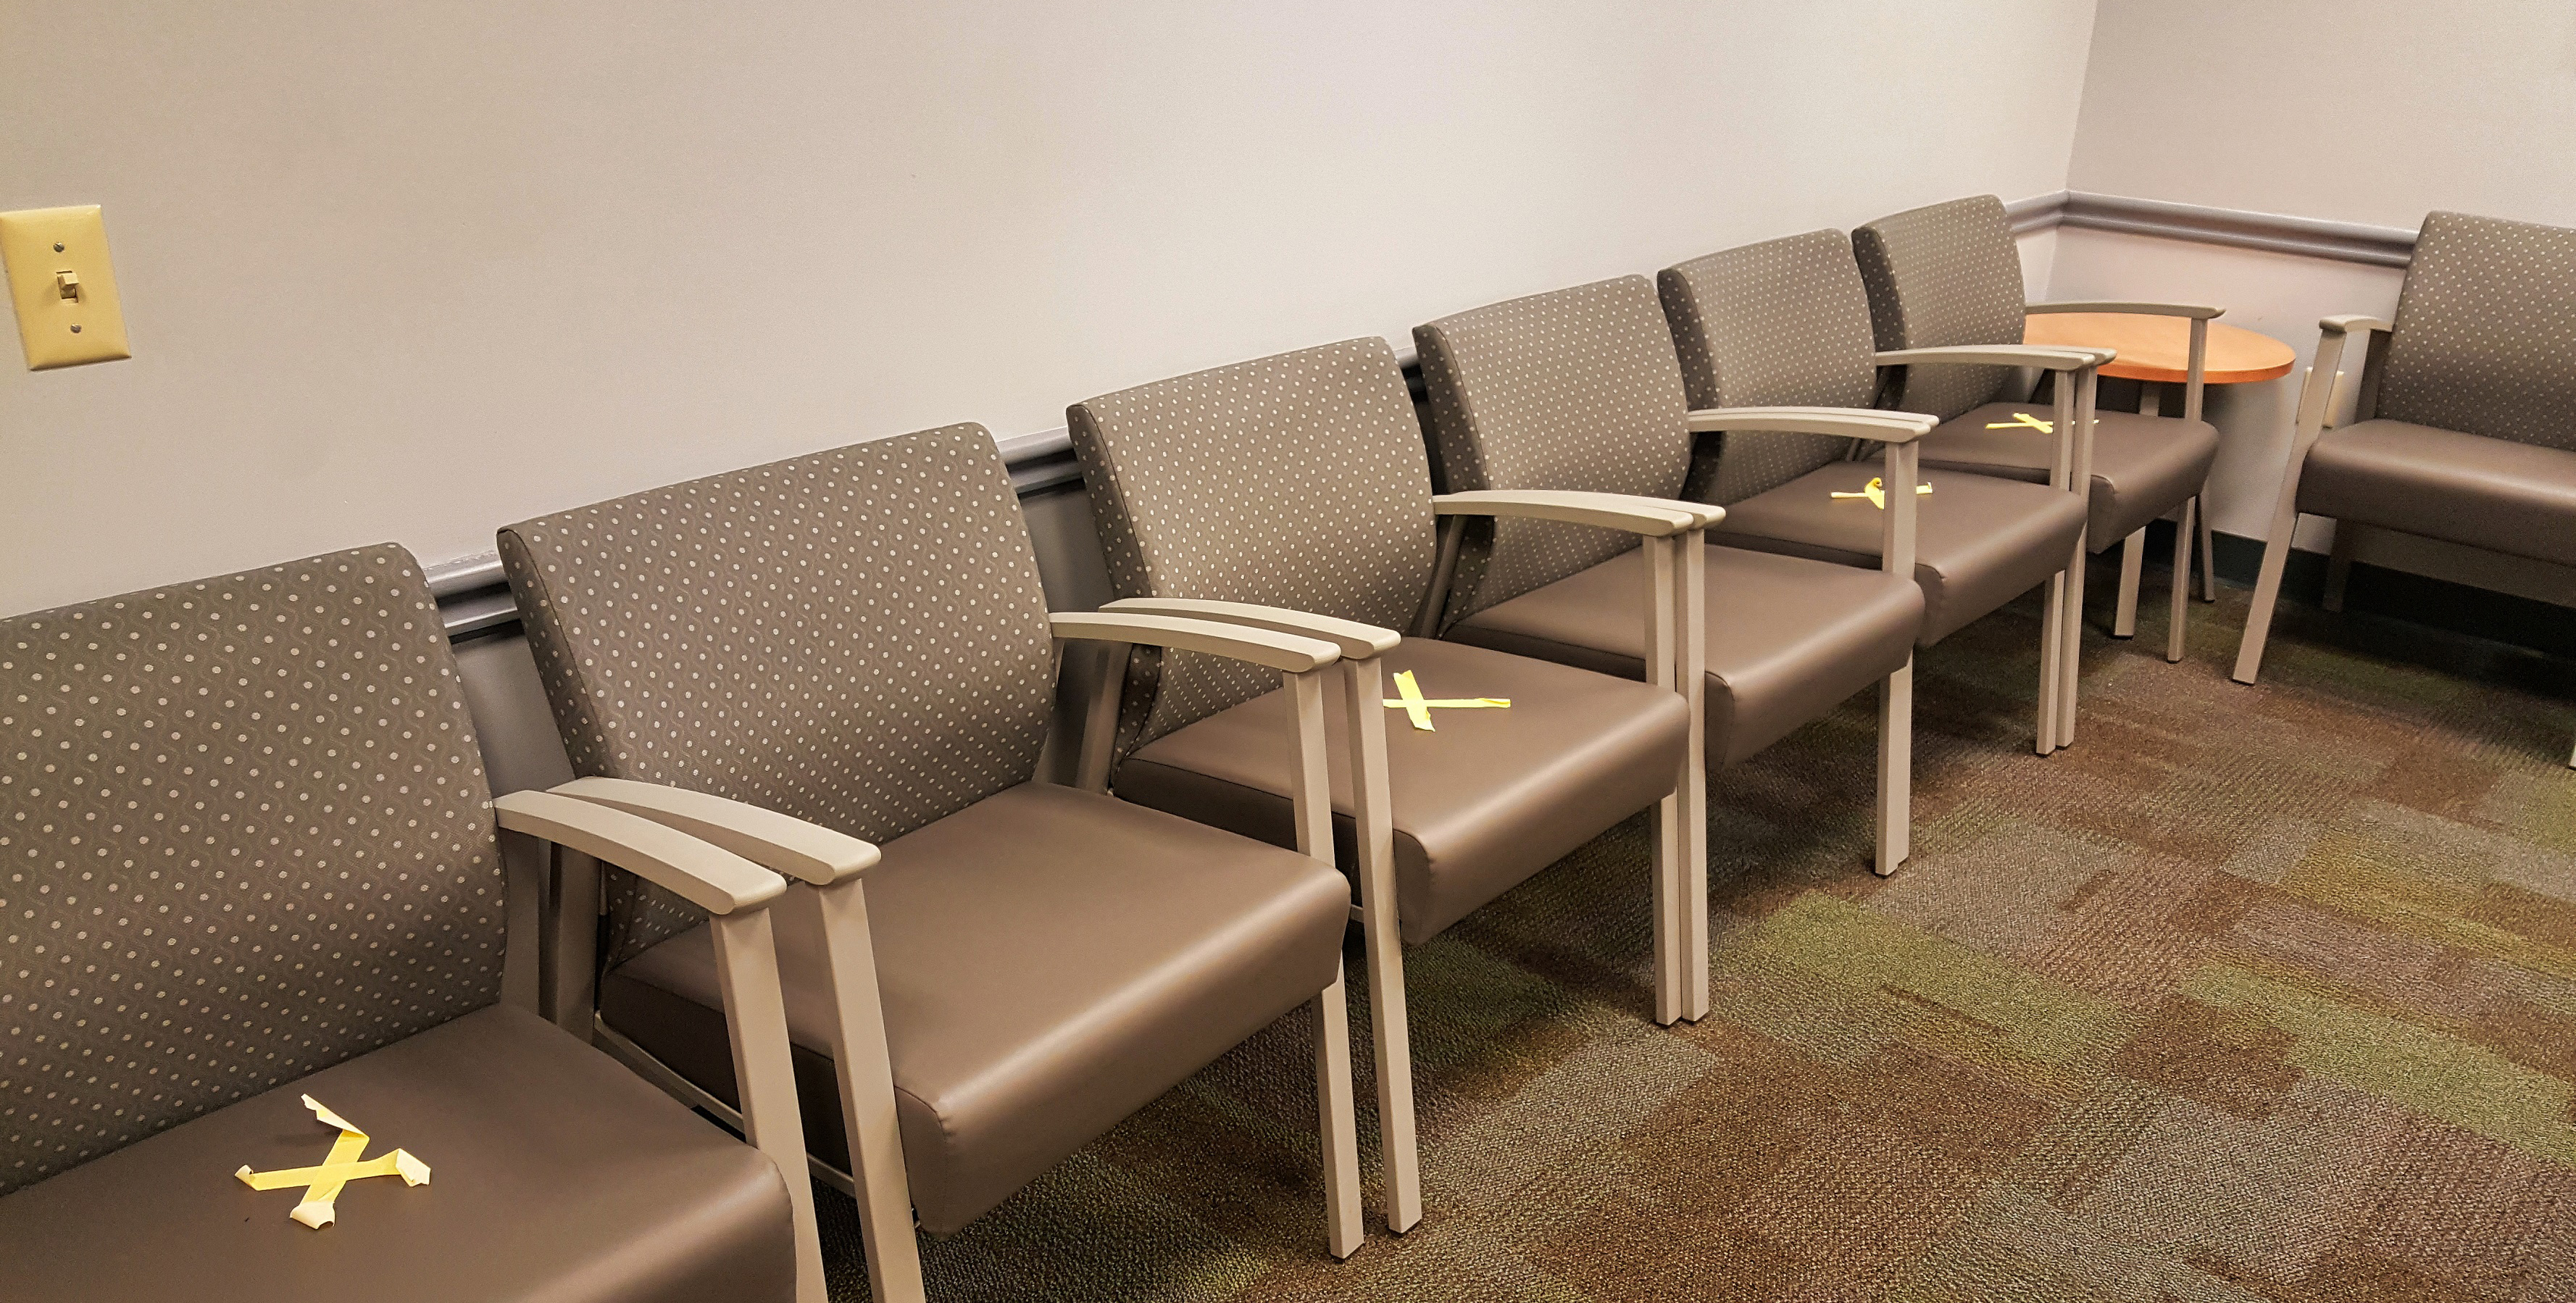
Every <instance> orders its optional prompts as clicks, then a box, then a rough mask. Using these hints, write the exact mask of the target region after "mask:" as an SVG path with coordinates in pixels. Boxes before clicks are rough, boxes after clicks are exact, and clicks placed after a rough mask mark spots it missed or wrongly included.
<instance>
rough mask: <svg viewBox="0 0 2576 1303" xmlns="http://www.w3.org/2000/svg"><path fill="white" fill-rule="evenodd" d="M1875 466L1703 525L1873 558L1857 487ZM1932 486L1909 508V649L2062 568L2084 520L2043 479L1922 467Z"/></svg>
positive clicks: (1779, 545) (1770, 494) (1810, 478)
mask: <svg viewBox="0 0 2576 1303" xmlns="http://www.w3.org/2000/svg"><path fill="white" fill-rule="evenodd" d="M1881 471H1882V468H1881V467H1880V466H1879V465H1878V464H1877V463H1875V462H1836V463H1834V464H1832V465H1829V466H1822V467H1819V468H1817V469H1815V470H1812V471H1809V472H1807V473H1806V474H1804V475H1801V476H1799V477H1798V478H1796V479H1794V480H1791V481H1789V482H1788V483H1786V484H1783V485H1781V486H1780V487H1778V488H1776V489H1770V490H1766V491H1764V492H1761V493H1757V494H1755V495H1753V496H1752V497H1749V498H1746V499H1744V500H1743V501H1741V502H1738V503H1736V504H1735V505H1733V506H1731V507H1728V508H1727V509H1726V519H1725V520H1724V521H1723V522H1720V523H1719V525H1718V527H1717V528H1716V529H1714V530H1712V531H1710V532H1711V533H1712V534H1714V535H1715V536H1716V537H1717V539H1718V541H1719V542H1722V543H1724V544H1726V545H1727V546H1729V547H1742V548H1752V549H1754V550H1756V551H1761V552H1776V553H1779V554H1781V555H1783V556H1802V557H1811V558H1814V559H1815V560H1818V561H1832V562H1835V563H1837V564H1840V565H1846V566H1876V565H1877V564H1878V563H1879V543H1878V534H1879V530H1878V513H1877V512H1875V511H1872V510H1870V509H1869V505H1868V503H1866V502H1865V501H1859V500H1855V499H1853V498H1837V497H1835V496H1834V495H1835V494H1837V493H1850V494H1857V493H1861V492H1863V491H1864V490H1865V489H1866V488H1867V486H1868V484H1869V482H1870V481H1871V480H1872V479H1877V478H1881ZM1920 482H1921V483H1924V484H1929V485H1931V486H1932V491H1931V492H1930V493H1927V494H1924V495H1922V497H1921V498H1920V500H1919V502H1918V508H1917V509H1918V510H1920V511H1921V512H1922V513H1923V515H1922V520H1921V522H1920V524H1919V526H1918V528H1919V529H1920V530H1921V531H1922V532H1921V534H1920V536H1919V540H1918V541H1917V542H1916V544H1915V556H1914V579H1915V582H1916V583H1918V584H1920V585H1921V586H1922V589H1923V627H1922V629H1921V631H1920V632H1919V633H1917V634H1916V635H1915V641H1916V643H1917V644H1918V645H1920V646H1924V647H1929V646H1931V645H1932V644H1934V643H1937V642H1939V641H1941V640H1942V639H1944V638H1947V637H1949V636H1950V635H1951V634H1954V633H1957V632H1958V631H1959V630H1961V629H1964V628H1966V627H1968V625H1969V624H1971V623H1973V622H1974V621H1976V620H1977V619H1978V618H1979V617H1981V616H1984V615H1986V614H1987V613H1988V612H1991V611H1993V610H1994V609H1995V608H1997V607H1999V606H2002V605H2003V604H2004V603H2006V602H2009V601H2011V600H2012V599H2014V598H2016V597H2019V596H2021V595H2022V594H2023V593H2026V592H2029V591H2030V590H2031V589H2032V588H2035V587H2037V586H2038V585H2040V584H2043V583H2046V582H2048V578H2049V576H2051V575H2053V574H2056V573H2057V572H2058V571H2060V570H2063V569H2065V568H2066V551H2067V549H2068V548H2071V547H2072V546H2074V543H2075V534H2076V531H2077V530H2078V529H2080V528H2082V526H2083V522H2084V504H2083V503H2082V502H2081V501H2079V500H2077V499H2076V498H2075V496H2074V495H2073V494H2070V493H2062V492H2059V491H2057V490H2055V489H2051V488H2049V487H2047V486H2046V485H2027V484H2022V483H2019V482H2017V481H2014V480H2006V479H1998V478H1994V477H1990V476H1984V475H1962V474H1958V473H1955V472H1945V471H1925V472H1923V476H1922V479H1921V481H1920Z"/></svg>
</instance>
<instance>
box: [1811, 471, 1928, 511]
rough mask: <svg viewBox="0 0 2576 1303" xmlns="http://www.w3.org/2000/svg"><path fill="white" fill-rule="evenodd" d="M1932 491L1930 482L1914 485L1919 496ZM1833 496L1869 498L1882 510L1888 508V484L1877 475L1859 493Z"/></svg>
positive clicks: (1870, 502) (1871, 502)
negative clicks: (1882, 482)
mask: <svg viewBox="0 0 2576 1303" xmlns="http://www.w3.org/2000/svg"><path fill="white" fill-rule="evenodd" d="M1931 491H1932V486H1931V485H1929V484H1917V485H1915V486H1914V492H1915V494H1916V495H1917V496H1920V495H1922V494H1926V493H1930V492H1931ZM1832 496H1834V497H1837V498H1867V499H1869V505H1871V506H1873V507H1876V508H1878V509H1879V510H1881V511H1885V510H1887V486H1886V485H1884V484H1881V483H1880V482H1879V481H1878V479H1877V478H1876V477H1875V476H1873V477H1871V479H1870V482H1869V483H1867V484H1864V485H1862V486H1861V490H1860V492H1858V493H1836V494H1833V495H1832Z"/></svg>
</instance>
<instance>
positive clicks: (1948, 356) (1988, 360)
mask: <svg viewBox="0 0 2576 1303" xmlns="http://www.w3.org/2000/svg"><path fill="white" fill-rule="evenodd" d="M2118 356H2120V354H2119V351H2118V350H2117V349H2109V348H2069V347H2061V346H2046V347H2043V346H2041V345H2038V344H1957V345H1952V346H1950V347H1947V348H1903V349H1898V350H1896V351H1894V352H1890V353H1881V354H1879V355H1878V365H1880V366H2035V367H2038V368H2039V369H2041V370H2043V371H2081V370H2083V369H2084V368H2086V367H2088V366H2100V365H2102V364H2103V363H2105V362H2108V361H2111V360H2112V359H2114V358H2116V357H2118Z"/></svg>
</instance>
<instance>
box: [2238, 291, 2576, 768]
mask: <svg viewBox="0 0 2576 1303" xmlns="http://www.w3.org/2000/svg"><path fill="white" fill-rule="evenodd" d="M2394 330H2395V326H2394V325H2392V324H2391V323H2390V322H2388V321H2387V320H2386V319H2384V318H2380V317H2369V316H2360V315H2346V316H2335V317H2327V318H2325V319H2324V320H2322V321H2319V322H2318V323H2317V331H2318V334H2317V355H2316V359H2315V360H2314V361H2313V362H2311V363H2309V365H2308V374H2307V377H2306V379H2304V380H2303V381H2301V382H2300V385H2299V414H2298V424H2297V425H2295V426H2293V427H2292V429H2291V434H2290V459H2289V464H2288V465H2287V466H2285V467H2283V468H2282V471H2281V491H2280V493H2279V495H2278V496H2276V497H2275V498H2274V499H2273V502H2272V529H2271V532H2270V533H2269V534H2268V535H2266V536H2265V538H2264V540H2263V568H2262V569H2261V570H2260V571H2259V572H2257V574H2256V576H2255V579H2254V605H2253V609H2252V610H2251V611H2249V612H2247V613H2246V616H2245V636H2244V637H2243V638H2242V639H2241V640H2239V641H2238V642H2237V644H2236V668H2235V669H2234V670H2232V671H2230V672H2229V674H2228V677H2229V678H2232V679H2234V680H2236V681H2237V682H2239V683H2246V684H2250V683H2252V682H2254V680H2255V677H2256V676H2257V675H2258V674H2260V673H2261V672H2262V669H2263V647H2264V644H2265V643H2266V642H2267V641H2269V639H2270V638H2271V635H2272V608H2273V607H2274V606H2276V605H2278V604H2279V603H2280V600H2281V575H2282V572H2284V571H2285V570H2287V569H2288V568H2289V564H2290V536H2291V534H2292V533H2293V532H2295V531H2296V530H2297V529H2298V525H2299V476H2300V473H2301V472H2303V471H2305V470H2306V469H2307V465H2308V450H2309V449H2311V448H2314V447H2316V444H2317V439H2318V437H2319V436H2321V435H2323V434H2324V433H2325V432H2326V430H2327V429H2328V428H2329V427H2328V426H2327V425H2326V421H2327V419H2328V418H2329V417H2331V416H2332V415H2333V408H2334V407H2335V406H2336V403H2337V400H2339V399H2340V398H2341V397H2342V391H2343V387H2344V386H2343V379H2344V372H2343V352H2344V347H2345V344H2346V342H2347V341H2349V340H2350V339H2351V338H2352V336H2353V335H2354V334H2356V333H2357V334H2359V335H2360V336H2361V337H2362V371H2361V394H2360V397H2359V400H2358V401H2357V402H2356V403H2355V405H2354V408H2353V420H2354V421H2356V422H2359V421H2366V420H2369V419H2370V418H2371V416H2372V415H2373V414H2374V413H2375V411H2376V409H2377V408H2378V406H2379V373H2380V368H2381V367H2382V365H2383V364H2384V363H2385V361H2386V359H2387V356H2388V342H2389V338H2390V334H2391V332H2392V331H2394ZM2345 533H2346V531H2345V530H2344V529H2342V528H2340V527H2338V528H2337V529H2336V530H2335V557H2334V563H2333V565H2332V567H2331V569H2330V570H2329V574H2328V584H2327V587H2328V589H2329V594H2330V606H2329V609H2336V610H2339V609H2341V608H2342V606H2343V580H2344V576H2345V574H2346V573H2348V572H2349V571H2350V569H2351V566H2352V549H2351V540H2349V539H2348V538H2346V537H2345V536H2344V535H2345ZM2567 763H2568V764H2569V765H2570V766H2571V767H2576V756H2570V757H2569V759H2568V762H2567Z"/></svg>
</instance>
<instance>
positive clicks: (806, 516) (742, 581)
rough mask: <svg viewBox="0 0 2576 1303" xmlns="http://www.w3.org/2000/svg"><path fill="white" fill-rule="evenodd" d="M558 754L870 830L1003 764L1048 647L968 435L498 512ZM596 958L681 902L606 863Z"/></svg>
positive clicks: (1036, 599)
mask: <svg viewBox="0 0 2576 1303" xmlns="http://www.w3.org/2000/svg"><path fill="white" fill-rule="evenodd" d="M501 559H502V562H503V564H504V565H505V566H506V568H507V569H508V571H509V576H510V587H511V590H512V591H513V592H515V593H516V594H517V596H518V601H519V610H520V612H521V614H522V617H523V619H524V620H525V623H526V626H527V630H528V645H529V649H530V650H531V651H532V652H534V653H535V656H536V663H537V670H538V673H539V676H540V677H541V678H542V679H543V680H544V682H545V689H546V697H547V699H548V700H549V701H550V702H552V703H553V706H554V712H555V724H556V727H557V728H558V729H559V730H560V731H561V732H562V734H563V737H564V746H565V749H566V750H567V751H568V752H569V753H570V755H571V757H572V764H573V768H574V769H575V770H577V771H579V772H580V773H582V774H585V775H601V776H605V777H610V778H632V779H639V780H642V781H645V782H655V783H668V784H670V785H672V786H675V787H685V788H689V789H691V790H694V791H701V792H712V793H714V794H715V795H718V796H724V797H731V798H733V799H734V800H738V801H747V802H750V803H751V804H754V805H758V806H762V807H764V808H767V809H772V810H778V811H782V812H784V813H787V814H791V815H795V816H796V817H798V818H800V819H808V820H811V821H813V822H815V823H819V824H823V825H825V826H827V827H831V828H836V829H839V830H840V831H842V832H845V833H848V834H850V835H851V836H854V837H862V838H866V839H867V840H869V841H876V842H883V841H890V840H892V839H894V838H896V837H900V836H902V835H903V834H905V833H907V832H910V831H912V830H913V829H915V828H919V827H921V826H922V825H924V824H927V823H929V822H931V821H933V820H935V819H938V818H940V817H942V816H944V815H948V814H953V813H955V812H956V811H958V810H961V809H964V808H965V807H967V806H969V805H972V804H974V803H975V802H976V801H979V800H981V799H983V798H984V797H987V796H990V795H992V794H993V793H995V792H998V791H1001V790H1002V789H1004V788H1008V787H1013V786H1016V785H1018V784H1020V783H1023V782H1027V781H1028V780H1029V778H1030V775H1031V770H1032V769H1033V768H1034V767H1035V766H1036V763H1037V755H1038V748H1039V746H1040V744H1041V743H1042V742H1044V740H1045V733H1046V720H1047V711H1048V707H1049V703H1050V702H1051V700H1052V697H1051V694H1050V683H1051V680H1050V678H1049V665H1050V658H1051V656H1052V653H1053V647H1054V642H1053V639H1052V638H1051V636H1050V635H1049V633H1048V631H1047V615H1046V600H1045V597H1044V595H1043V594H1042V593H1041V592H1040V591H1039V588H1038V570H1037V557H1036V554H1035V553H1034V552H1033V551H1032V550H1031V548H1030V545H1029V536H1028V526H1027V524H1026V523H1025V522H1024V521H1023V520H1022V518H1021V516H1020V510H1019V500H1018V499H1017V497H1015V496H1014V495H1013V494H1012V492H1011V484H1010V475H1009V472H1008V471H1007V470H1005V469H1004V468H1003V465H1002V458H1001V453H1000V451H999V450H998V449H997V448H995V447H994V444H993V439H992V436H991V435H989V434H987V433H985V431H984V428H983V427H982V426H979V425H951V426H947V427H944V428H941V429H936V430H927V431H923V432H921V433H917V434H907V435H901V436H898V437H895V438H891V439H879V440H876V441H873V442H870V443H862V444H858V445H855V446H852V447H847V448H836V449H833V450H831V451H829V452H819V453H814V454H812V455H810V456H805V457H797V458H793V459H791V460H788V461H782V462H773V463H770V464H769V465H766V466H755V467H752V468H750V469H749V470H740V471H734V472H732V473H730V474H725V475H715V476H710V477H708V478H706V479H702V480H692V481H690V482H688V483H686V484H676V485H672V486H671V487H668V488H662V489H654V490H651V491H649V492H644V493H637V494H633V495H630V496H628V497H623V498H618V499H615V500H613V501H609V502H602V503H599V504H597V505H595V506H589V507H582V508H579V509H577V510H573V511H564V512H558V513H556V514H554V515H551V516H544V517H540V518H539V519H536V520H531V521H527V522H524V523H522V524H517V525H512V526H510V527H508V528H507V529H504V530H502V531H501ZM608 889H609V899H608V908H609V917H610V924H609V926H610V932H609V936H608V938H607V942H606V946H605V950H604V954H603V956H602V958H603V962H606V963H616V962H618V961H620V960H622V959H624V958H625V957H627V956H629V955H632V954H634V953H636V952H637V951H639V950H641V949H643V948H644V947H646V946H648V945H651V944H652V943H653V942H655V941H658V940H660V939H662V938H663V937H666V936H669V935H671V934H673V933H675V932H678V931H681V930H683V929H686V928H688V927H692V926H695V925H696V923H697V922H698V920H699V918H700V917H701V912H700V911H698V910H696V909H694V908H692V907H690V906H689V905H687V904H686V903H685V902H682V901H680V900H678V899H677V898H675V897H670V896H667V895H664V894H663V893H661V892H660V891H659V890H658V889H656V888H652V887H650V886H648V885H646V884H644V883H643V882H641V881H640V880H638V879H635V878H632V877H631V876H629V875H626V874H612V875H610V876H609V883H608Z"/></svg>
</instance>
